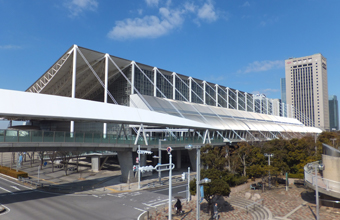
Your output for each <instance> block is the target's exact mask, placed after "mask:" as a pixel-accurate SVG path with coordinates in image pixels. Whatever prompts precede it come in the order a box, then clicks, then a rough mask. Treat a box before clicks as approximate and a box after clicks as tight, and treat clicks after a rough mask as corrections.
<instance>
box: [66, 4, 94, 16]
mask: <svg viewBox="0 0 340 220" xmlns="http://www.w3.org/2000/svg"><path fill="white" fill-rule="evenodd" d="M64 6H65V7H66V8H67V9H68V10H69V11H70V13H71V15H70V16H71V17H76V16H78V15H79V14H80V13H82V12H83V11H87V10H89V11H95V10H96V9H97V7H98V2H97V0H72V1H67V2H65V4H64Z"/></svg>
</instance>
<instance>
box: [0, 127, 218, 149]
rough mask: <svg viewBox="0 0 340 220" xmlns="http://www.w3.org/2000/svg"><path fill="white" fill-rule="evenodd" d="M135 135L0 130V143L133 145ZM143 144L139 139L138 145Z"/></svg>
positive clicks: (196, 139) (184, 140) (185, 139)
mask: <svg viewBox="0 0 340 220" xmlns="http://www.w3.org/2000/svg"><path fill="white" fill-rule="evenodd" d="M147 139H148V143H149V145H158V143H159V142H158V141H159V138H158V137H157V138H153V137H147ZM166 139H167V140H166V141H164V142H163V143H165V144H195V143H198V144H201V143H202V142H203V139H202V137H199V136H195V137H178V138H174V137H172V136H169V137H167V138H166ZM135 140H136V135H126V136H125V135H124V136H122V135H121V136H118V135H114V134H103V133H95V132H64V131H24V130H0V142H77V143H111V144H129V145H133V144H134V143H135ZM223 141H224V139H223V138H221V137H215V138H212V139H211V142H212V143H222V142H223ZM144 143H145V142H144V140H143V138H142V137H139V139H138V144H141V145H143V144H144Z"/></svg>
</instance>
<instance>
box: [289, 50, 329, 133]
mask: <svg viewBox="0 0 340 220" xmlns="http://www.w3.org/2000/svg"><path fill="white" fill-rule="evenodd" d="M285 69H286V98H287V99H286V102H287V104H290V105H293V106H294V107H295V116H296V118H297V119H299V120H300V121H301V122H302V123H304V124H305V125H308V126H315V127H319V128H321V129H325V130H329V109H328V83H327V60H326V58H325V57H323V56H322V55H321V54H320V53H318V54H314V55H311V56H305V57H300V58H289V59H287V60H286V61H285ZM300 113H302V114H300Z"/></svg>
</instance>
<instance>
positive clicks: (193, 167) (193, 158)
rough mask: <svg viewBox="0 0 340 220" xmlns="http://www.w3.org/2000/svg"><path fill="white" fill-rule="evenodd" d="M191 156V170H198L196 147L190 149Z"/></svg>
mask: <svg viewBox="0 0 340 220" xmlns="http://www.w3.org/2000/svg"><path fill="white" fill-rule="evenodd" d="M188 154H189V158H190V164H191V167H190V168H191V171H193V172H196V156H197V153H196V149H193V150H188Z"/></svg>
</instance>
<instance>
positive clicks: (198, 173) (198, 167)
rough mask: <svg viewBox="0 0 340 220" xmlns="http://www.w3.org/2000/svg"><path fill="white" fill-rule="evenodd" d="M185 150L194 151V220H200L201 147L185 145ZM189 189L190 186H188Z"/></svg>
mask: <svg viewBox="0 0 340 220" xmlns="http://www.w3.org/2000/svg"><path fill="white" fill-rule="evenodd" d="M185 149H188V150H192V149H196V197H197V201H196V220H199V219H200V200H201V199H200V181H201V146H192V145H191V144H190V145H186V146H185ZM189 187H190V186H189Z"/></svg>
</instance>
